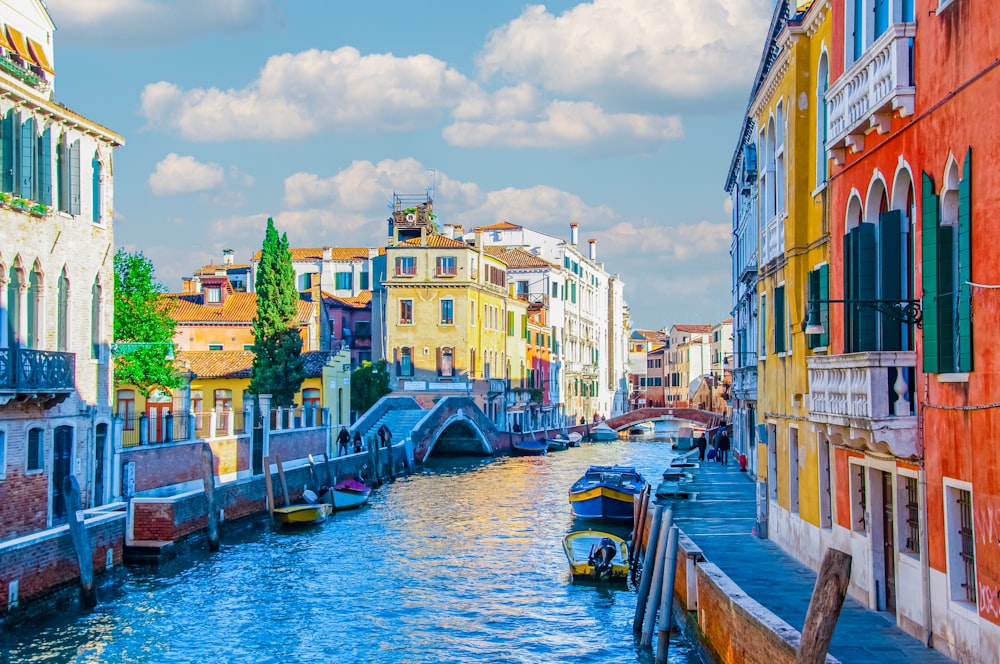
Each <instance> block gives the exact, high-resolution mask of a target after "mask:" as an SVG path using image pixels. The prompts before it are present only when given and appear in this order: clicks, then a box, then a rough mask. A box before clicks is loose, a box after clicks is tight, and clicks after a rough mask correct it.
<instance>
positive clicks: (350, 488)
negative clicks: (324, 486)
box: [323, 477, 372, 512]
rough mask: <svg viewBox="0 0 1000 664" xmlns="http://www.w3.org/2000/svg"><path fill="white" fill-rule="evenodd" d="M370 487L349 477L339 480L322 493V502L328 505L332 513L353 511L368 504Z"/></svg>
mask: <svg viewBox="0 0 1000 664" xmlns="http://www.w3.org/2000/svg"><path fill="white" fill-rule="evenodd" d="M371 492H372V489H371V487H370V486H368V485H367V484H365V483H364V482H361V481H359V480H356V479H354V478H353V477H349V478H347V479H344V480H341V481H340V482H338V483H337V485H336V486H334V487H333V488H332V489H328V490H326V491H325V492H323V502H325V503H328V504H329V505H330V507H332V508H333V510H334V511H337V512H340V511H342V510H350V509H355V508H357V507H361V506H362V505H364V504H365V503H367V502H368V496H369V495H371Z"/></svg>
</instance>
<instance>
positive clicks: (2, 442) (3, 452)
mask: <svg viewBox="0 0 1000 664" xmlns="http://www.w3.org/2000/svg"><path fill="white" fill-rule="evenodd" d="M6 477H7V432H6V431H4V430H3V429H0V480H2V479H4V478H6Z"/></svg>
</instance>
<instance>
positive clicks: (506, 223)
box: [473, 221, 524, 231]
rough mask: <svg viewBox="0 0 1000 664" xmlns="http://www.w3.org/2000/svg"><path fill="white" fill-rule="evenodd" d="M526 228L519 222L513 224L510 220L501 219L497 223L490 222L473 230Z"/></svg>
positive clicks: (515, 229)
mask: <svg viewBox="0 0 1000 664" xmlns="http://www.w3.org/2000/svg"><path fill="white" fill-rule="evenodd" d="M522 228H524V227H523V226H518V225H517V224H512V223H510V222H509V221H499V222H497V223H495V224H490V225H489V226H477V227H476V228H474V229H473V230H476V231H518V230H521V229H522Z"/></svg>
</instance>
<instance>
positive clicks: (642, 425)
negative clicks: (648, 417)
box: [628, 422, 653, 436]
mask: <svg viewBox="0 0 1000 664" xmlns="http://www.w3.org/2000/svg"><path fill="white" fill-rule="evenodd" d="M652 431H653V425H652V424H650V423H649V422H639V423H638V424H633V425H632V427H631V428H630V429H629V430H628V432H629V434H630V435H633V436H642V435H645V434H647V433H651V432H652Z"/></svg>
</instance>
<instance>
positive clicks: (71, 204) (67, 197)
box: [5, 134, 80, 216]
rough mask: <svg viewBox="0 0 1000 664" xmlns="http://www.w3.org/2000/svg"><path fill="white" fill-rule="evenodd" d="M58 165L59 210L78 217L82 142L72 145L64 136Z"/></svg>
mask: <svg viewBox="0 0 1000 664" xmlns="http://www.w3.org/2000/svg"><path fill="white" fill-rule="evenodd" d="M56 163H57V165H58V171H59V187H58V189H59V209H60V210H62V211H63V212H68V213H70V214H72V215H74V216H75V215H78V214H80V141H78V140H77V141H73V142H72V143H70V142H69V138H68V137H67V135H66V134H63V136H62V138H61V140H60V141H59V144H58V146H57V148H56ZM5 168H6V160H5ZM5 191H13V189H5Z"/></svg>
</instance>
